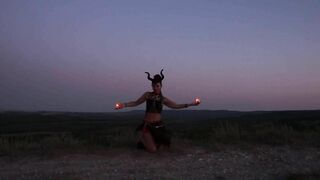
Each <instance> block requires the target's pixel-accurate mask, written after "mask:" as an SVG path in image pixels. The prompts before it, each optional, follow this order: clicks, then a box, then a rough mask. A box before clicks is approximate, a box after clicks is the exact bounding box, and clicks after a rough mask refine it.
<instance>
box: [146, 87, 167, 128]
mask: <svg viewBox="0 0 320 180" xmlns="http://www.w3.org/2000/svg"><path fill="white" fill-rule="evenodd" d="M146 101H147V102H146V113H145V117H144V121H145V122H146V123H155V122H159V121H161V112H162V103H163V96H162V94H155V93H153V92H149V93H148V96H147V97H146Z"/></svg>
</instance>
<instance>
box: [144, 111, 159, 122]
mask: <svg viewBox="0 0 320 180" xmlns="http://www.w3.org/2000/svg"><path fill="white" fill-rule="evenodd" d="M144 121H145V122H146V123H155V122H160V121H161V114H160V113H151V112H147V113H146V114H145V116H144Z"/></svg>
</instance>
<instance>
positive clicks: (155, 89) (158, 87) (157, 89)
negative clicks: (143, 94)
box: [152, 83, 162, 94]
mask: <svg viewBox="0 0 320 180" xmlns="http://www.w3.org/2000/svg"><path fill="white" fill-rule="evenodd" d="M161 87H162V86H161V84H160V83H156V84H154V83H152V89H153V92H155V93H156V94H160V92H161Z"/></svg>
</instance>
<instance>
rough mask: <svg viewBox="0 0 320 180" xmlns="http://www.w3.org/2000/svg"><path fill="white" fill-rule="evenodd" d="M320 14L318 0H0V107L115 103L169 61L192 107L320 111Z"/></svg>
mask: <svg viewBox="0 0 320 180" xmlns="http://www.w3.org/2000/svg"><path fill="white" fill-rule="evenodd" d="M319 19H320V1H318V0H262V1H256V0H247V1H243V0H234V1H222V0H212V1H209V0H193V1H191V0H190V1H189V0H181V1H178V0H176V1H175V0H161V1H159V0H145V1H142V0H137V1H132V0H127V1H125V0H117V1H116V0H114V1H113V0H109V1H108V0H101V1H98V0H95V1H90V0H74V1H65V0H50V1H49V0H48V1H42V0H30V1H22V0H16V1H15V0H1V1H0V109H2V110H27V111H33V110H52V111H88V112H97V111H99V112H109V111H114V110H113V107H114V103H115V102H117V101H120V102H128V101H131V100H136V99H137V98H138V97H140V96H141V95H142V94H143V93H144V92H145V91H150V90H151V86H150V82H149V81H148V80H147V79H146V74H145V73H144V72H145V71H149V72H150V73H151V74H152V75H154V74H156V73H159V72H160V70H161V69H162V68H163V69H164V75H165V79H164V81H163V89H162V92H163V94H164V95H165V96H167V97H168V98H170V99H172V100H174V101H176V102H177V103H189V102H191V101H193V99H194V98H195V97H200V98H201V100H202V104H201V105H200V106H198V107H191V108H189V109H212V110H216V109H229V110H293V109H320V58H319V57H320V34H319V32H320V21H319ZM134 109H145V104H142V105H140V106H138V107H134V108H130V109H127V110H134ZM166 109H167V108H166Z"/></svg>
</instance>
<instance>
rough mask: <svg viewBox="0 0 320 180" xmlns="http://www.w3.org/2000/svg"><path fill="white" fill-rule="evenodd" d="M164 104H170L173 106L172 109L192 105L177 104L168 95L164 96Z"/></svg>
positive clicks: (170, 106) (169, 105)
mask: <svg viewBox="0 0 320 180" xmlns="http://www.w3.org/2000/svg"><path fill="white" fill-rule="evenodd" d="M163 104H164V105H166V106H168V107H169V108H172V109H182V108H187V107H189V106H191V105H192V104H177V103H175V102H174V101H172V100H170V99H169V98H166V97H164V98H163Z"/></svg>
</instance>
